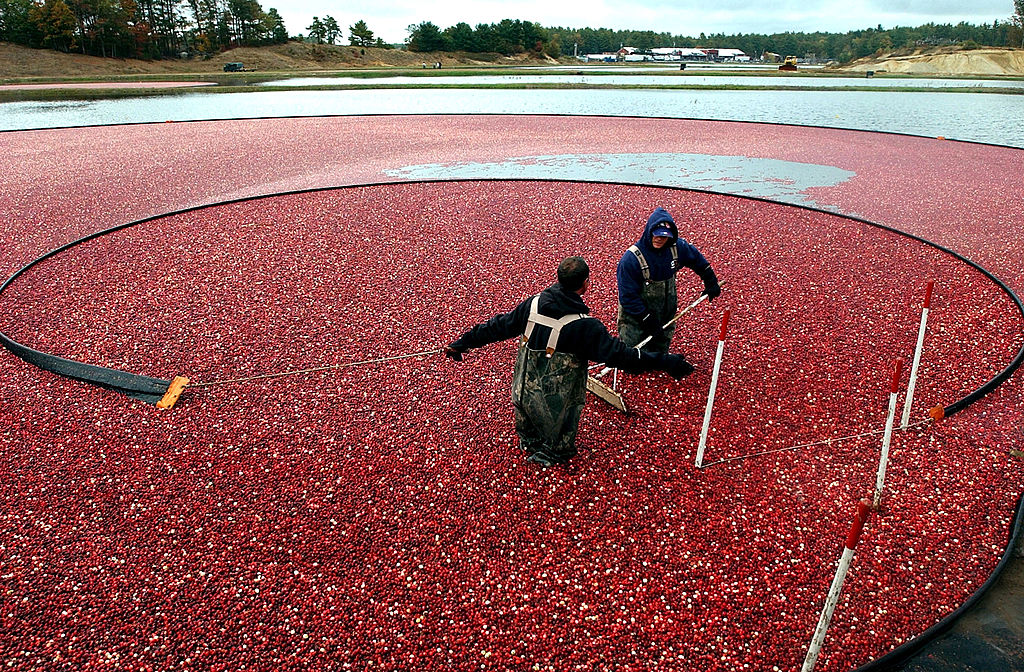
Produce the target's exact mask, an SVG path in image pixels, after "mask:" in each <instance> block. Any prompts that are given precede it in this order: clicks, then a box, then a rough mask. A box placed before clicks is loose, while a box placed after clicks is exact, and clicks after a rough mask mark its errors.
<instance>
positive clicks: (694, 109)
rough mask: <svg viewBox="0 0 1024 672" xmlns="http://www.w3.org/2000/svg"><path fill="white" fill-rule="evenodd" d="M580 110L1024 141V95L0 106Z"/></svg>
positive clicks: (249, 97) (566, 92)
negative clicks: (1021, 121)
mask: <svg viewBox="0 0 1024 672" xmlns="http://www.w3.org/2000/svg"><path fill="white" fill-rule="evenodd" d="M467 113H473V114H574V115H605V116H637V117H672V118H684V119H716V120H731V121H764V122H771V123H783V124H798V125H803V126H831V127H838V128H851V129H862V130H875V131H889V132H894V133H909V134H913V135H925V136H933V137H934V136H944V137H947V138H956V139H960V140H972V141H975V142H989V143H994V144H1002V145H1013V146H1016V147H1024V124H1020V123H1018V120H1020V119H1024V95H1012V94H998V93H988V94H971V93H948V92H899V91H804V90H799V89H792V90H784V91H749V90H748V91H723V90H712V89H707V90H704V89H688V90H670V89H661V90H642V91H641V90H617V89H587V90H584V89H561V90H538V89H518V90H517V89H414V90H409V89H359V90H336V91H301V90H299V91H274V90H273V89H272V88H268V90H267V91H265V92H256V93H227V94H212V93H188V94H182V95H171V96H157V97H140V98H122V99H118V100H94V101H82V102H73V103H40V102H26V103H4V104H0V130H10V129H29V128H51V127H66V126H87V125H93V124H117V123H134V122H160V121H168V120H173V121H187V120H196V119H230V118H255V117H290V116H321V115H361V114H467Z"/></svg>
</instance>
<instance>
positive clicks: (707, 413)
mask: <svg viewBox="0 0 1024 672" xmlns="http://www.w3.org/2000/svg"><path fill="white" fill-rule="evenodd" d="M728 324H729V311H728V310H727V311H725V314H724V315H722V330H721V331H720V332H719V334H718V351H717V352H716V353H715V368H714V370H713V371H712V372H711V389H710V390H709V391H708V405H707V406H706V407H705V408H704V426H703V427H701V430H700V443H698V444H697V468H698V469H700V468H701V467H702V466H703V464H704V448H705V447H706V446H707V442H708V429H709V428H710V427H711V409H712V407H713V406H714V405H715V388H717V387H718V372H719V370H720V369H721V368H722V354H723V353H724V352H725V329H726V326H727V325H728Z"/></svg>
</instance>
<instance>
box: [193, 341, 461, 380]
mask: <svg viewBox="0 0 1024 672" xmlns="http://www.w3.org/2000/svg"><path fill="white" fill-rule="evenodd" d="M443 350H444V349H443V348H437V349H435V350H424V351H423V352H414V353H412V354H409V355H393V356H391V357H378V358H377V359H364V360H363V361H361V362H346V363H344V364H330V365H328V366H316V367H313V368H311V369H298V370H296V371H282V372H280V373H264V374H261V375H258V376H248V377H246V378H225V379H222V380H211V381H208V382H205V383H189V384H188V386H187V387H212V386H214V385H227V384H229V383H247V382H249V381H252V380H266V379H268V378H281V377H284V376H297V375H299V374H303V373H315V372H317V371H331V370H334V369H344V368H346V367H349V366H360V365H362V364H377V363H380V362H390V361H393V360H396V359H409V358H411V357H423V356H425V355H436V354H437V353H439V352H442V351H443Z"/></svg>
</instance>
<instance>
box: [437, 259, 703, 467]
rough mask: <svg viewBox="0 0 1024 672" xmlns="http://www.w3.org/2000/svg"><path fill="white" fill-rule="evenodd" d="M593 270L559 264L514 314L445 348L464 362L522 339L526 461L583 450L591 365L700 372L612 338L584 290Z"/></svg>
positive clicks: (520, 407)
mask: <svg viewBox="0 0 1024 672" xmlns="http://www.w3.org/2000/svg"><path fill="white" fill-rule="evenodd" d="M589 286H590V270H589V269H588V267H587V262H586V261H584V260H583V258H582V257H568V258H566V259H564V260H563V261H562V263H560V264H559V265H558V282H557V283H555V284H554V285H552V286H550V287H548V288H547V289H545V290H544V291H543V292H541V293H540V294H538V295H537V296H534V297H531V298H529V299H526V300H525V301H523V302H522V303H520V304H519V305H518V306H516V307H515V309H513V310H512V311H511V312H508V313H504V314H501V315H497V316H495V317H492V318H491V319H490V320H488V321H487V322H484V323H482V324H478V325H476V326H475V327H473V328H472V329H470V330H469V331H467V332H466V333H464V334H463V335H462V336H460V337H459V338H458V340H456V341H455V342H453V343H452V344H451V345H449V346H447V347H446V348H445V349H444V353H445V355H446V356H447V357H448V358H450V359H452V360H454V361H462V355H463V353H465V352H466V351H468V350H469V349H470V348H479V347H482V346H484V345H487V344H489V343H496V342H498V341H503V340H506V339H509V338H514V337H516V336H518V337H519V353H518V354H517V356H516V367H515V374H514V377H513V380H512V404H513V406H514V408H515V420H516V433H517V434H518V435H519V442H520V447H521V448H522V449H523V451H525V452H526V457H527V460H529V461H530V462H534V463H536V464H540V465H542V466H545V467H548V466H551V465H553V464H562V463H565V462H568V461H569V460H570V459H571V458H572V457H573V456H574V455H576V450H577V449H576V433H577V430H578V429H579V423H580V413H581V412H582V411H583V401H584V397H585V394H586V389H587V364H588V363H589V362H590V361H595V362H605V363H607V364H608V366H613V367H617V368H620V369H623V370H625V371H629V372H631V373H641V372H643V371H665V372H666V373H668V374H669V375H670V376H672V377H673V378H675V379H676V380H679V379H681V378H683V377H685V376H687V375H689V374H690V373H692V372H693V367H692V366H690V364H689V363H688V362H687V361H686V359H684V358H683V357H682V356H681V355H668V354H660V353H655V354H651V353H647V352H641V351H640V350H637V349H636V348H631V347H628V346H626V345H625V344H624V343H623V342H622V341H620V340H619V339H617V338H613V337H612V336H611V335H610V334H609V333H608V329H607V328H606V327H605V326H604V324H602V323H601V321H600V320H598V319H597V318H593V317H589V316H588V315H587V314H588V313H589V312H590V309H589V308H587V304H585V303H584V302H583V298H582V295H583V294H584V293H585V292H586V291H587V289H588V287H589Z"/></svg>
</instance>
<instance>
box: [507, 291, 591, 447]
mask: <svg viewBox="0 0 1024 672" xmlns="http://www.w3.org/2000/svg"><path fill="white" fill-rule="evenodd" d="M537 303H538V299H537V298H536V297H535V298H534V300H533V304H532V305H531V307H530V319H529V321H528V323H527V326H526V333H525V334H524V335H523V338H522V339H521V340H520V344H519V352H518V353H517V355H516V368H515V375H514V377H513V379H512V405H513V407H514V408H515V417H516V434H518V435H519V442H520V446H521V447H522V449H523V450H524V451H526V453H527V455H533V454H534V453H537V452H542V453H544V454H545V455H547V456H549V457H551V458H552V461H555V462H565V461H567V460H569V459H570V458H572V457H573V456H574V455H576V433H577V432H578V431H579V426H580V415H581V413H582V412H583V402H584V400H585V395H586V390H587V367H586V365H585V363H584V362H581V361H580V358H579V357H577V356H576V355H572V354H568V353H564V352H555V349H554V346H555V345H556V344H557V342H558V334H559V332H560V331H561V329H562V327H564V326H565V325H566V324H569V323H570V322H573V321H575V320H578V319H580V318H582V317H585V316H584V315H566V316H565V317H563V318H561V319H560V320H555V319H554V318H550V317H546V316H544V315H540V314H539V313H537ZM537 324H540V325H543V326H547V327H551V335H550V336H549V338H548V344H547V345H548V347H547V349H546V350H533V349H531V348H529V347H527V341H528V340H529V337H530V334H532V333H533V328H534V327H535V326H536V325H537Z"/></svg>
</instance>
